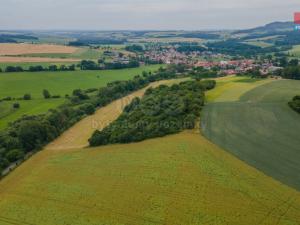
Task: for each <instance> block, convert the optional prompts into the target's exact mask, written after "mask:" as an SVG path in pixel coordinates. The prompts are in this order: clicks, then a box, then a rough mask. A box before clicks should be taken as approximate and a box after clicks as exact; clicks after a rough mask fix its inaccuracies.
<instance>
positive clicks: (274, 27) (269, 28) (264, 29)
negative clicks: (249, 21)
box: [234, 22, 294, 34]
mask: <svg viewBox="0 0 300 225" xmlns="http://www.w3.org/2000/svg"><path fill="white" fill-rule="evenodd" d="M293 26H294V23H293V22H273V23H269V24H266V25H264V26H260V27H255V28H252V29H247V30H238V31H235V32H234V34H250V33H252V34H254V33H256V34H258V33H273V32H285V31H292V30H293Z"/></svg>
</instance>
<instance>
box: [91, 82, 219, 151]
mask: <svg viewBox="0 0 300 225" xmlns="http://www.w3.org/2000/svg"><path fill="white" fill-rule="evenodd" d="M215 85H216V82H215V81H213V80H206V81H196V80H195V81H186V82H182V83H180V84H174V85H172V86H171V87H169V86H166V85H161V86H159V87H158V88H154V89H153V88H149V89H148V90H147V91H146V93H145V95H144V97H143V98H142V99H140V98H135V99H133V101H132V102H131V103H130V104H129V105H128V106H126V107H125V109H124V111H123V113H122V114H121V116H120V117H119V118H118V119H117V120H116V121H114V122H113V123H111V124H110V125H109V126H108V127H106V128H104V129H103V130H102V131H95V132H94V134H93V135H92V137H91V138H90V139H89V143H90V145H91V146H99V145H107V144H115V143H130V142H138V141H142V140H145V139H148V138H154V137H162V136H165V135H167V134H174V133H177V132H179V131H182V130H184V129H193V128H194V127H195V123H196V120H197V118H199V116H200V111H201V108H202V107H203V105H204V96H205V94H204V92H205V91H206V90H210V89H212V88H214V87H215Z"/></svg>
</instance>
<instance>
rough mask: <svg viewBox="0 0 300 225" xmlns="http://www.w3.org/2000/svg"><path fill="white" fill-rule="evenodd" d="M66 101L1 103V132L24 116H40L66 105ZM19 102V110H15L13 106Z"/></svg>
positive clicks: (38, 100) (62, 99) (40, 100)
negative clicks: (63, 104)
mask: <svg viewBox="0 0 300 225" xmlns="http://www.w3.org/2000/svg"><path fill="white" fill-rule="evenodd" d="M64 101H65V99H64V98H61V99H47V100H45V99H37V100H31V101H24V100H23V101H9V102H0V130H1V129H4V128H6V127H7V125H8V124H9V123H10V122H13V121H15V120H17V119H19V118H21V117H22V116H23V115H38V114H42V113H46V112H47V111H48V110H49V109H54V108H56V107H58V106H59V105H61V104H62V103H64ZM15 102H18V103H19V104H20V108H19V109H13V104H14V103H15Z"/></svg>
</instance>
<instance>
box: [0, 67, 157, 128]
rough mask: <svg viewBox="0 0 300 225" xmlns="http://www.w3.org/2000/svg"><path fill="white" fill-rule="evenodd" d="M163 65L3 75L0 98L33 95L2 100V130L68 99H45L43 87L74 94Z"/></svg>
mask: <svg viewBox="0 0 300 225" xmlns="http://www.w3.org/2000/svg"><path fill="white" fill-rule="evenodd" d="M158 68H159V66H145V67H140V68H134V69H123V70H106V71H71V72H36V73H30V72H23V73H1V74H0V98H5V97H8V96H9V97H13V98H19V97H22V96H23V95H24V94H25V93H29V94H31V96H32V98H33V100H30V101H19V100H18V101H9V102H1V103H0V107H1V109H2V112H1V113H0V129H3V128H5V127H6V126H7V125H8V123H9V122H12V121H14V120H15V119H18V118H20V117H21V116H22V115H25V114H27V115H36V114H40V113H45V112H47V111H48V110H49V109H50V108H56V107H57V106H58V105H60V104H61V103H63V102H64V99H63V98H62V99H58V100H56V99H44V98H43V95H42V91H43V89H47V90H49V91H50V93H51V94H52V95H61V97H64V96H65V95H66V94H69V95H70V94H72V91H73V90H74V89H77V88H81V89H88V88H100V87H103V86H105V85H106V84H107V83H109V82H112V81H116V80H128V79H131V78H133V77H134V76H135V75H139V74H141V73H142V71H144V70H145V71H155V70H157V69H158ZM14 102H19V103H20V104H21V108H20V109H17V110H13V109H12V105H13V103H14Z"/></svg>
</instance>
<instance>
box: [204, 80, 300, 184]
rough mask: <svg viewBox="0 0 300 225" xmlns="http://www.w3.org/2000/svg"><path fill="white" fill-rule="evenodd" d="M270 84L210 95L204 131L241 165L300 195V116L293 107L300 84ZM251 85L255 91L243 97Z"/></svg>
mask: <svg viewBox="0 0 300 225" xmlns="http://www.w3.org/2000/svg"><path fill="white" fill-rule="evenodd" d="M265 82H266V83H265V84H263V85H262V82H261V81H259V82H250V83H248V84H247V82H244V81H243V80H241V81H231V82H228V83H226V82H225V84H223V85H222V84H221V87H220V88H219V89H218V88H217V89H216V90H213V91H211V92H209V93H208V95H209V96H208V99H209V101H210V103H209V104H208V105H207V106H206V107H205V109H204V111H203V117H202V130H203V132H204V134H205V136H206V137H207V138H209V139H210V140H211V141H213V142H214V143H216V144H218V145H219V146H221V147H222V148H224V149H226V150H227V151H229V152H230V153H232V154H234V155H235V156H237V157H238V158H240V159H241V160H243V161H245V162H247V163H248V164H250V165H252V166H254V167H256V168H258V169H260V170H261V171H263V172H264V173H266V174H267V175H269V176H272V177H274V178H276V179H278V180H279V181H281V182H283V183H286V184H288V185H290V186H292V187H294V188H296V189H298V190H300V177H299V174H300V164H299V161H300V151H299V146H300V140H299V138H298V136H299V131H300V116H299V114H297V113H296V112H294V111H293V110H292V109H290V108H289V106H288V104H287V102H288V101H290V99H292V97H293V96H295V95H296V94H299V90H300V82H299V81H294V80H280V81H273V82H268V81H267V80H266V81H265ZM245 85H250V86H251V85H252V87H253V89H252V90H248V91H247V92H245V91H244V92H242V91H241V87H243V86H244V87H245ZM255 86H256V88H255ZM242 89H243V90H245V89H244V88H242ZM218 95H219V96H218Z"/></svg>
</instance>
